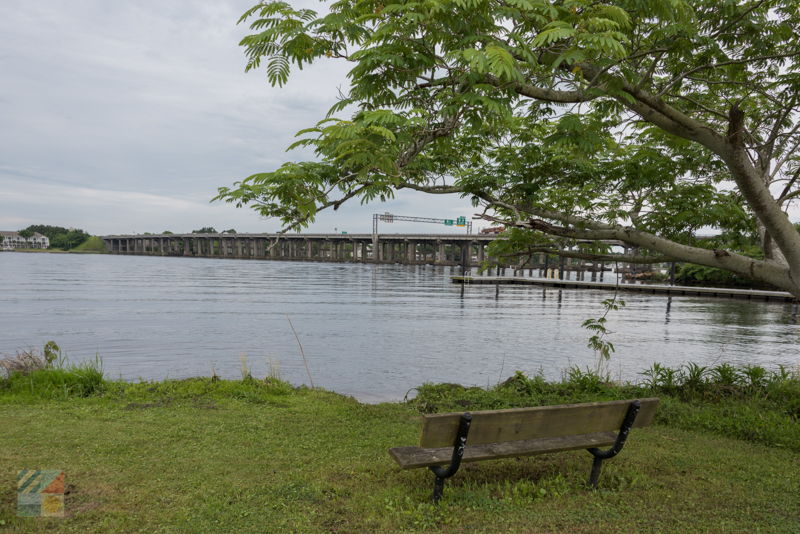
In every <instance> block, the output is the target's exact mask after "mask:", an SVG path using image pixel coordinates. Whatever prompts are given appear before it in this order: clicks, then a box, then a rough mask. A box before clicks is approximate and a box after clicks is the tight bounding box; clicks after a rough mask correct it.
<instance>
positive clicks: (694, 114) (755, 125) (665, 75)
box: [215, 0, 800, 297]
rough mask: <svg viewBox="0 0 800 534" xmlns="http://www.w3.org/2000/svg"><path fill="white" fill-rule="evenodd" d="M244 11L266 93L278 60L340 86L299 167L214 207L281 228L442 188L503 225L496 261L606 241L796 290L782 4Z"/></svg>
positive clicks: (365, 1) (659, 1)
mask: <svg viewBox="0 0 800 534" xmlns="http://www.w3.org/2000/svg"><path fill="white" fill-rule="evenodd" d="M249 19H255V20H253V22H252V24H251V26H250V27H251V29H252V30H254V31H255V33H254V34H252V35H249V36H247V37H245V38H244V39H243V40H242V42H241V44H242V45H243V46H244V47H245V48H246V53H247V56H248V58H249V59H248V63H247V67H246V70H250V69H253V68H257V67H259V66H261V62H262V61H266V62H267V74H268V77H269V80H270V82H271V83H272V84H273V85H274V84H278V85H283V84H284V83H286V80H287V79H288V76H289V72H290V65H291V64H292V63H295V64H296V65H297V66H298V67H300V68H302V67H303V65H305V64H308V63H310V62H313V61H318V60H326V59H331V60H344V61H349V62H351V63H352V64H353V68H352V70H351V71H350V74H349V76H350V79H351V87H350V90H349V92H348V93H347V94H343V95H342V98H341V100H340V101H339V102H338V103H337V104H336V105H334V106H333V108H332V109H331V110H330V112H329V115H328V118H326V119H324V120H322V121H321V122H320V123H318V124H317V125H316V126H314V127H311V128H308V129H305V130H302V131H301V132H300V134H302V135H304V136H306V137H305V138H304V139H301V140H300V141H298V142H297V143H295V144H294V145H293V147H295V146H311V147H314V149H315V151H316V155H317V157H318V161H313V162H300V163H294V162H291V163H285V164H284V165H282V166H281V167H280V168H278V169H277V170H275V171H273V172H266V173H261V174H255V175H253V176H250V177H249V178H247V179H245V180H244V181H242V182H237V183H236V184H234V188H226V187H223V188H220V190H219V195H218V196H217V197H216V198H215V199H216V200H225V201H227V202H233V203H235V204H236V205H237V206H243V205H246V204H250V205H252V207H253V208H254V209H256V210H257V211H258V212H259V213H260V214H261V215H262V216H266V217H280V218H281V220H282V221H283V223H284V224H285V225H286V226H287V227H286V228H285V230H289V229H291V228H295V227H301V226H305V225H308V224H309V223H310V222H313V221H314V218H315V216H316V214H317V213H318V212H319V211H320V210H322V209H327V208H329V207H332V208H333V209H334V210H336V209H338V208H339V207H340V206H341V205H342V204H343V203H345V202H347V201H349V200H351V199H354V198H357V199H360V200H361V201H362V202H369V201H372V200H375V199H380V200H385V199H386V198H390V197H392V196H393V194H394V192H395V191H397V190H400V189H413V190H417V191H423V192H426V193H431V194H455V195H461V196H462V197H467V198H470V199H471V201H472V203H473V205H474V206H476V207H479V208H480V210H479V212H478V213H476V215H475V217H476V218H481V219H484V220H487V221H492V222H496V223H500V224H503V225H505V226H506V227H508V228H510V230H509V231H508V232H507V236H508V238H509V239H508V241H507V242H505V243H500V242H498V243H497V244H496V246H495V253H496V254H503V255H507V256H510V257H524V256H525V255H527V254H531V253H535V252H547V253H549V254H557V255H562V256H568V257H577V258H586V259H597V260H613V259H615V258H616V257H615V256H614V255H611V254H609V246H608V242H609V241H612V240H622V241H625V242H627V243H629V244H631V245H634V246H636V247H640V249H641V250H642V251H643V255H642V256H641V257H639V258H635V259H633V261H634V262H640V263H657V262H664V261H686V262H691V263H694V264H697V265H702V266H706V267H713V268H720V269H724V270H726V271H729V272H731V273H734V274H736V275H739V276H745V277H748V278H751V279H754V280H757V281H760V282H765V283H768V284H772V285H774V286H777V287H779V288H782V289H785V290H787V291H790V292H792V293H793V294H794V295H795V296H798V297H800V233H798V232H797V231H796V230H795V229H794V227H793V225H792V223H791V222H790V221H789V219H788V217H787V215H786V211H787V210H788V207H789V205H790V203H791V202H792V201H793V200H794V199H796V198H797V197H798V196H800V183H798V178H800V155H798V152H797V148H798V146H800V114H799V113H798V111H800V109H798V105H799V102H798V99H800V91H799V90H800V74H799V73H798V67H799V66H800V65H798V61H797V59H798V56H799V55H800V38H798V37H800V36H799V35H798V33H800V32H799V31H798V30H799V29H800V10H798V9H797V4H796V2H794V1H789V0H752V1H744V2H741V3H738V2H731V3H720V2H718V1H715V0H695V1H691V0H689V1H683V0H670V1H666V0H600V1H591V2H590V1H588V0H557V1H556V2H554V3H550V2H546V1H544V0H530V1H520V0H494V1H489V0H454V1H430V2H414V1H410V0H408V1H407V0H400V1H397V0H361V1H348V0H342V1H340V2H337V3H335V4H333V5H331V12H330V14H328V15H325V16H318V15H317V14H316V13H315V12H314V11H311V10H306V9H297V10H296V9H293V8H291V6H289V4H287V3H285V2H278V1H274V2H273V1H270V2H263V3H261V4H258V5H256V6H255V7H253V8H252V9H250V10H249V11H247V12H246V13H245V14H244V15H243V16H242V18H241V20H240V22H241V21H245V20H249ZM348 106H355V107H356V108H357V110H356V111H355V112H354V113H353V114H352V116H351V117H350V118H348V119H347V120H340V119H336V118H334V115H335V114H337V113H341V112H342V111H343V110H345V109H346V108H347V107H348ZM703 227H712V228H717V229H719V230H721V231H723V233H727V234H734V235H753V236H757V238H758V243H759V246H760V248H761V249H762V251H763V254H764V258H763V259H757V258H751V257H748V256H746V255H745V254H742V253H740V252H737V251H736V250H734V249H731V248H726V247H725V246H724V244H723V242H722V241H720V240H707V241H704V240H700V239H698V238H697V230H698V229H700V228H703ZM570 245H573V247H570ZM573 248H574V250H570V249H573ZM626 261H628V260H627V259H626Z"/></svg>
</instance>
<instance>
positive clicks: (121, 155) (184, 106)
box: [0, 0, 488, 235]
mask: <svg viewBox="0 0 800 534" xmlns="http://www.w3.org/2000/svg"><path fill="white" fill-rule="evenodd" d="M254 4H255V0H230V1H225V2H222V1H208V0H173V1H171V2H156V1H153V0H138V1H136V2H131V1H129V0H123V1H116V2H108V1H98V0H70V1H69V2H64V1H54V0H41V1H39V2H30V1H20V0H3V3H2V8H0V73H2V74H1V75H0V125H2V126H1V127H0V230H12V231H13V230H19V229H22V228H25V227H27V226H29V225H31V224H49V225H57V226H65V227H75V228H81V229H83V230H86V231H87V232H89V233H91V234H94V235H110V234H123V233H124V234H131V233H144V232H162V231H165V230H169V231H172V232H174V233H180V232H190V231H191V230H195V229H199V228H201V227H205V226H212V227H214V228H216V229H217V230H220V231H221V230H227V229H235V230H237V231H238V232H275V231H277V230H279V229H280V228H281V225H280V221H279V220H275V219H272V220H264V219H262V218H260V216H259V215H258V214H256V213H255V212H253V211H252V210H250V209H247V208H243V209H237V208H235V207H234V206H233V205H230V204H225V203H220V202H215V203H209V202H210V200H211V199H212V198H213V197H214V196H215V195H216V194H217V188H218V187H223V186H231V185H232V184H233V183H234V182H236V181H238V180H242V179H244V178H246V177H247V176H250V175H251V174H255V173H257V172H267V171H272V170H275V169H276V168H277V167H279V166H280V165H281V164H282V163H284V162H287V161H305V160H310V159H313V157H314V156H313V154H312V153H311V151H310V150H294V151H292V152H289V153H287V152H286V148H287V147H288V146H289V145H290V144H291V143H292V142H294V140H295V139H294V135H295V133H296V132H297V131H299V130H301V129H303V128H307V127H310V126H313V125H314V124H316V123H317V122H318V121H319V120H321V119H323V118H324V117H325V114H326V113H327V111H328V109H329V108H330V106H331V105H333V103H334V102H335V101H336V96H337V95H338V89H337V88H338V87H342V88H344V89H346V87H347V85H348V81H347V77H346V73H347V70H348V65H347V64H345V63H344V62H342V61H323V62H321V63H319V64H315V65H312V66H310V67H306V68H304V70H303V71H294V72H293V73H292V76H291V77H290V80H289V83H288V85H286V86H284V87H283V88H277V87H275V88H273V87H272V86H270V84H269V81H268V79H267V74H266V69H258V70H255V71H251V72H250V73H247V74H245V72H244V68H245V65H246V58H245V56H244V49H243V48H241V47H240V46H239V45H238V43H239V41H240V40H241V38H242V37H243V36H245V35H247V34H248V33H249V31H248V28H247V25H246V24H240V25H237V24H236V23H237V21H238V20H239V17H240V16H241V15H242V13H244V12H245V11H246V10H247V9H249V8H250V7H252V6H253V5H254ZM304 4H305V6H307V7H312V8H313V9H316V10H322V9H324V8H325V4H320V3H318V2H313V1H308V0H304V1H303V2H293V5H294V6H296V7H299V6H303V5H304ZM384 212H390V213H394V214H397V215H411V216H419V217H435V218H452V219H455V218H456V217H458V216H467V217H468V218H469V217H471V216H472V215H473V214H474V213H475V209H474V208H472V207H471V206H470V204H469V201H467V200H464V199H460V198H458V197H452V198H451V197H442V196H430V195H425V194H422V193H415V192H405V191H404V192H401V193H400V194H398V196H397V197H396V198H395V199H394V200H392V201H389V202H387V203H384V204H381V203H374V204H370V205H367V206H360V205H359V204H358V203H357V202H356V203H348V204H344V205H343V206H342V207H341V208H339V210H338V211H337V212H333V211H327V210H326V211H325V212H322V213H320V215H319V217H318V219H317V222H316V223H315V224H314V225H313V226H312V227H311V228H310V229H309V230H307V231H315V232H334V231H336V232H342V231H347V232H349V233H360V232H364V233H371V232H372V214H373V213H384ZM485 226H488V223H485V222H479V221H476V224H475V229H476V231H477V229H478V228H480V227H485ZM441 230H444V228H441V229H440V228H439V227H436V226H432V225H425V224H415V223H394V227H393V228H386V227H385V226H384V227H381V232H385V231H386V232H421V233H422V232H424V233H433V232H439V231H441ZM451 231H458V229H455V230H451ZM461 231H462V232H463V230H461Z"/></svg>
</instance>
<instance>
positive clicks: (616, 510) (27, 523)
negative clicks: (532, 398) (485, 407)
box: [0, 378, 800, 534]
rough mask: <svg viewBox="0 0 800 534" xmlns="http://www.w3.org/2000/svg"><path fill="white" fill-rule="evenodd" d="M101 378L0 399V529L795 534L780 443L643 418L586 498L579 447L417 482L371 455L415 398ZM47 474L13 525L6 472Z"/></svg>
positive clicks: (797, 471)
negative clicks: (81, 387)
mask: <svg viewBox="0 0 800 534" xmlns="http://www.w3.org/2000/svg"><path fill="white" fill-rule="evenodd" d="M254 384H255V385H253V384H248V383H242V382H238V381H237V382H234V381H218V382H212V380H210V379H207V378H206V379H194V380H188V381H169V382H162V383H141V384H121V383H111V385H109V386H107V387H106V389H105V391H104V392H103V393H102V394H100V395H93V396H89V397H86V398H65V399H62V400H57V399H53V400H41V399H36V398H33V397H26V396H25V395H24V394H23V393H22V392H19V391H18V392H17V393H14V394H12V393H9V388H8V386H6V389H5V393H3V388H0V413H1V414H2V423H3V424H2V433H0V465H2V466H3V468H2V469H0V488H3V489H2V493H0V532H9V533H11V532H15V533H16V532H20V533H21V532H25V533H28V532H50V531H52V530H53V529H55V530H57V531H59V532H103V533H106V532H147V533H153V534H154V533H158V532H187V533H195V532H420V531H437V532H439V531H440V532H463V533H474V532H530V533H534V532H570V533H573V532H574V533H584V532H585V533H590V532H591V533H607V532H653V533H656V532H663V533H676V532H687V533H688V532H692V533H694V532H719V533H730V532H748V533H753V532H776V533H790V532H800V493H799V491H798V490H800V456H799V455H798V453H797V452H793V450H792V449H791V448H789V447H780V448H776V447H770V446H766V445H763V444H760V443H754V442H748V441H743V440H739V439H735V438H731V437H725V436H722V435H720V434H719V433H712V432H710V431H702V430H699V431H692V432H687V431H685V430H681V429H680V428H678V427H676V426H673V425H669V426H667V425H663V424H654V425H653V426H651V427H649V428H646V429H637V430H634V431H633V432H632V433H631V435H630V437H629V439H628V442H627V444H626V445H625V448H624V450H623V451H622V453H621V454H620V455H619V456H617V457H616V458H615V459H613V460H610V461H607V462H605V463H604V464H605V465H604V467H603V474H602V475H601V478H600V488H601V489H600V491H598V492H591V491H588V490H587V489H586V487H585V484H586V482H587V480H588V476H589V470H590V467H591V455H590V454H588V453H587V452H585V451H576V452H568V453H559V454H554V455H545V456H538V457H532V458H522V459H509V460H498V461H492V462H483V463H479V464H464V465H463V466H462V469H461V470H460V471H459V473H458V474H457V475H456V476H455V477H453V478H451V479H449V480H448V481H447V482H446V483H445V496H444V499H443V501H442V503H441V505H440V506H438V507H434V506H433V505H431V492H432V489H433V475H432V474H431V473H430V472H428V471H427V470H413V471H405V472H404V471H401V470H400V469H399V468H398V467H397V466H396V465H395V463H394V462H393V461H392V460H391V458H390V456H389V454H388V452H387V450H388V449H389V448H390V447H394V446H399V445H412V444H414V443H416V441H417V439H418V436H419V428H420V421H419V418H420V413H419V404H397V403H387V404H380V405H365V404H359V403H358V402H356V401H355V400H353V399H352V398H346V397H342V396H339V395H336V394H333V393H328V392H324V391H310V390H307V389H304V388H301V389H293V388H291V387H288V386H287V385H286V384H284V383H278V382H276V381H267V382H266V383H265V382H261V381H257V382H255V383H254ZM18 469H63V470H65V472H66V483H67V491H68V494H67V495H66V513H67V517H65V518H63V519H57V518H18V517H16V493H15V492H16V471H17V470H18Z"/></svg>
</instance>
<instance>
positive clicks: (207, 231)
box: [192, 226, 217, 234]
mask: <svg viewBox="0 0 800 534" xmlns="http://www.w3.org/2000/svg"><path fill="white" fill-rule="evenodd" d="M192 233H193V234H216V233H217V231H216V230H214V228H213V227H211V226H204V227H202V228H200V229H199V230H192Z"/></svg>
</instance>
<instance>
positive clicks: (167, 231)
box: [161, 230, 173, 235]
mask: <svg viewBox="0 0 800 534" xmlns="http://www.w3.org/2000/svg"><path fill="white" fill-rule="evenodd" d="M161 235H173V234H172V232H170V231H169V230H164V231H163V232H161Z"/></svg>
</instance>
